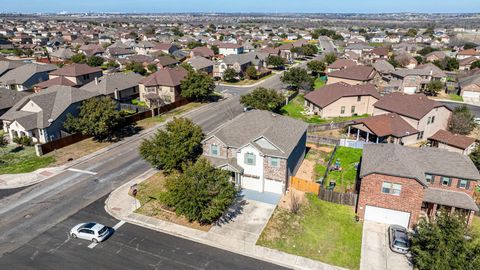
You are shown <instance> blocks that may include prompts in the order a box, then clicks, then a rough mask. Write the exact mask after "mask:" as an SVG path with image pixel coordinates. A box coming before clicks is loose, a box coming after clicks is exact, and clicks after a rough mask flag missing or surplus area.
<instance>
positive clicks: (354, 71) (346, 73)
mask: <svg viewBox="0 0 480 270" xmlns="http://www.w3.org/2000/svg"><path fill="white" fill-rule="evenodd" d="M376 74H377V72H376V71H375V69H374V68H373V67H370V66H353V67H348V68H345V69H341V70H336V71H333V72H330V73H328V77H336V78H342V79H349V80H355V81H369V80H371V79H373V78H374V77H375V75H376Z"/></svg>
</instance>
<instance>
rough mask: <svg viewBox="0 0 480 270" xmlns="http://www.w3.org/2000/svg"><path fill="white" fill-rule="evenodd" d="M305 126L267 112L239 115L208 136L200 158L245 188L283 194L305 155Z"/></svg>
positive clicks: (255, 111)
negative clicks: (229, 174)
mask: <svg viewBox="0 0 480 270" xmlns="http://www.w3.org/2000/svg"><path fill="white" fill-rule="evenodd" d="M306 134H307V124H305V123H304V122H302V121H298V120H295V119H292V118H289V117H286V116H281V115H278V114H274V113H271V112H268V111H259V110H253V111H248V112H245V113H242V114H241V115H239V116H237V117H236V118H234V119H232V120H231V121H230V122H228V123H227V124H225V125H223V126H221V127H219V128H218V129H216V130H214V131H212V132H211V133H209V134H207V136H206V138H205V139H204V140H203V142H202V144H203V155H204V156H206V157H207V158H208V159H209V160H210V162H211V163H212V164H213V165H214V166H216V167H217V168H221V169H225V170H228V171H231V173H232V181H235V184H236V185H237V186H239V187H242V188H244V189H249V190H254V191H257V192H269V193H275V194H283V193H284V192H285V191H286V190H287V188H288V185H289V182H288V179H289V177H290V176H292V175H294V174H295V173H296V171H297V170H298V168H299V166H300V164H301V163H302V161H303V158H304V156H305V149H306V147H305V144H306V137H307V135H306Z"/></svg>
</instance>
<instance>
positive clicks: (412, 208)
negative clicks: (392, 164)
mask: <svg viewBox="0 0 480 270" xmlns="http://www.w3.org/2000/svg"><path fill="white" fill-rule="evenodd" d="M383 182H391V183H394V184H401V185H402V191H401V193H400V195H399V196H396V195H391V194H384V193H382V183H383ZM422 201H423V186H422V185H421V184H420V183H418V182H417V180H415V179H408V178H400V177H395V176H387V175H381V174H371V175H368V176H365V177H364V178H363V179H362V180H361V185H360V195H359V199H358V205H357V214H358V216H359V217H360V219H362V220H363V218H364V216H365V207H366V206H367V205H370V206H375V207H382V208H388V209H392V210H397V211H403V212H409V213H410V224H409V226H410V227H413V226H414V225H415V224H416V223H417V221H418V217H419V215H420V210H421V208H422Z"/></svg>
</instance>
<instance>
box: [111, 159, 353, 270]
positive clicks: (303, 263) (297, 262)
mask: <svg viewBox="0 0 480 270" xmlns="http://www.w3.org/2000/svg"><path fill="white" fill-rule="evenodd" d="M156 172H157V170H156V169H150V170H148V171H146V172H145V173H143V174H141V175H139V176H137V177H135V178H133V179H131V180H130V181H128V182H126V183H125V184H123V185H122V186H120V187H118V188H117V189H115V190H114V191H113V192H111V193H110V195H109V196H108V197H107V199H106V200H105V205H104V209H105V211H106V212H107V213H108V214H109V215H111V216H112V217H114V218H115V219H117V220H122V221H126V222H128V223H130V224H134V225H137V226H140V227H144V228H147V229H150V230H154V231H158V232H161V233H165V234H168V235H172V236H175V237H179V238H182V239H186V240H189V241H193V242H196V243H200V244H204V245H208V246H211V247H215V248H218V249H222V250H226V251H229V252H232V253H236V254H239V255H242V256H246V257H250V258H254V259H257V260H261V261H265V262H268V263H272V264H276V265H279V266H283V267H287V268H293V269H301V270H303V269H305V270H306V269H323V270H340V269H344V268H341V267H338V266H333V265H329V264H326V263H323V262H320V261H314V260H312V259H308V258H304V257H301V256H298V255H293V254H288V253H284V252H281V251H277V250H274V249H270V248H266V247H262V246H258V245H256V244H247V243H245V245H244V247H245V249H251V250H252V252H251V253H248V252H244V251H242V250H238V249H235V248H232V247H229V246H225V245H220V244H217V243H215V242H213V241H209V240H206V239H203V238H202V237H201V236H192V235H188V234H182V233H179V232H176V231H173V230H165V229H162V227H161V226H154V225H152V224H150V223H148V222H144V221H142V220H138V219H135V218H132V217H130V215H132V214H134V213H130V214H128V215H127V216H124V215H122V214H119V213H118V214H117V213H116V212H115V211H112V210H111V209H110V205H109V204H110V199H111V197H112V194H114V193H115V192H118V191H119V190H121V189H122V188H125V186H128V185H131V184H132V183H133V182H136V183H141V182H143V181H145V180H146V179H148V177H150V176H151V175H153V174H154V173H156ZM148 218H149V217H148ZM162 222H166V223H170V222H168V221H162ZM178 226H181V225H178ZM192 230H194V229H192ZM199 232H200V231H199ZM257 254H270V255H272V256H276V257H278V258H279V259H274V258H272V257H270V256H260V255H257ZM284 257H291V260H290V261H289V262H290V263H286V262H284V261H282V260H281V259H280V258H284Z"/></svg>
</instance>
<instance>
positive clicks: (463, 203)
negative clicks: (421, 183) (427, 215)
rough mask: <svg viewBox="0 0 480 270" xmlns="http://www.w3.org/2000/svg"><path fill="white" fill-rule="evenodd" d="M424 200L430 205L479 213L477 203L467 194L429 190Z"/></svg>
mask: <svg viewBox="0 0 480 270" xmlns="http://www.w3.org/2000/svg"><path fill="white" fill-rule="evenodd" d="M423 200H424V201H426V202H430V203H436V204H441V205H448V206H453V207H458V208H463V209H469V210H473V211H478V206H477V205H476V204H475V201H473V199H472V197H470V196H468V194H466V193H465V192H458V191H453V190H445V189H438V188H427V189H426V190H425V192H424V193H423Z"/></svg>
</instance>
